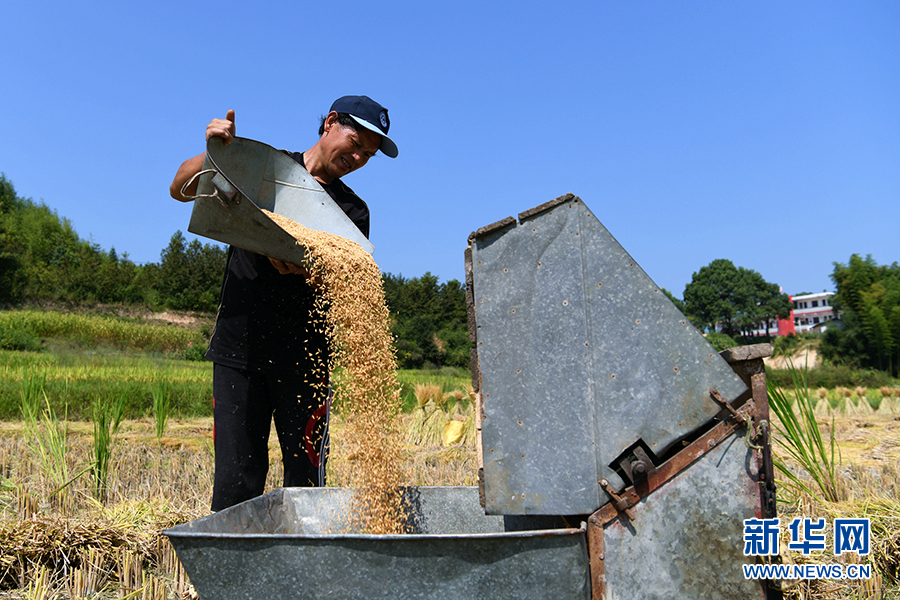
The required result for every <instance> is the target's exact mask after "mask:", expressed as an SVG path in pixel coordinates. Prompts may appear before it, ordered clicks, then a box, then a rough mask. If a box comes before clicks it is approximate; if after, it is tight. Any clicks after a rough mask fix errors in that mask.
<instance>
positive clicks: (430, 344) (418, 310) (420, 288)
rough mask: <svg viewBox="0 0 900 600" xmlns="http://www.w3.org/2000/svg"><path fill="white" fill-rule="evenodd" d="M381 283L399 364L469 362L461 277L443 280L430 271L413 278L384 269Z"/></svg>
mask: <svg viewBox="0 0 900 600" xmlns="http://www.w3.org/2000/svg"><path fill="white" fill-rule="evenodd" d="M382 283H383V285H384V294H385V300H386V302H387V305H388V308H389V309H390V311H391V319H392V325H393V327H392V328H393V332H394V335H395V337H396V342H395V346H396V349H397V359H398V362H399V363H400V366H402V367H404V368H420V367H423V366H428V365H433V366H442V365H451V366H459V367H465V366H468V364H469V339H468V323H467V320H466V319H467V317H466V293H465V287H464V286H463V285H462V284H461V283H460V282H459V281H457V280H455V279H452V280H450V281H448V282H446V283H443V284H440V283H438V278H437V277H436V276H434V275H432V274H431V273H425V275H422V276H421V277H414V278H412V279H406V278H404V277H403V276H402V275H392V274H390V273H385V274H384V275H383V276H382Z"/></svg>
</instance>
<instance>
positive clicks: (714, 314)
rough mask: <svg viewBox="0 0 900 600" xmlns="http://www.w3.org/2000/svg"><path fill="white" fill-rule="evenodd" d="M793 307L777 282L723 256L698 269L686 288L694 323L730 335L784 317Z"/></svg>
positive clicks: (688, 310)
mask: <svg viewBox="0 0 900 600" xmlns="http://www.w3.org/2000/svg"><path fill="white" fill-rule="evenodd" d="M791 308H792V305H791V302H790V299H789V298H788V296H787V294H784V293H782V292H781V290H780V288H779V287H778V285H777V284H774V283H769V282H767V281H766V280H765V279H763V277H762V275H760V274H759V273H757V272H756V271H753V270H750V269H745V268H743V267H736V266H735V265H734V263H732V262H731V261H730V260H728V259H724V258H719V259H716V260H714V261H712V262H711V263H710V264H709V265H707V266H705V267H702V268H701V269H700V270H699V271H697V272H695V273H694V274H693V276H692V278H691V282H690V283H689V284H688V285H687V286H685V288H684V311H685V313H686V314H687V315H688V316H689V317H694V318H695V319H696V321H695V324H698V325H699V326H700V329H707V330H708V331H716V330H717V328H721V330H722V332H723V333H725V334H727V335H729V336H731V337H734V336H735V335H736V334H745V333H746V332H748V331H750V330H752V329H755V328H756V327H757V326H758V324H760V323H763V322H765V323H768V320H769V319H771V318H773V317H778V318H785V317H787V316H788V315H789V314H790V311H791Z"/></svg>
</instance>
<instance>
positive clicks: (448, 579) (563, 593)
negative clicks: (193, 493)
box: [164, 487, 590, 600]
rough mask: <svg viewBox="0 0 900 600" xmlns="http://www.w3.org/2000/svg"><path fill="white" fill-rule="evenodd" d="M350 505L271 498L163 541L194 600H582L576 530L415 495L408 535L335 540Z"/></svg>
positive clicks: (286, 493)
mask: <svg viewBox="0 0 900 600" xmlns="http://www.w3.org/2000/svg"><path fill="white" fill-rule="evenodd" d="M350 499H351V491H350V490H347V489H343V488H288V489H279V490H276V491H273V492H271V493H269V494H266V495H265V496H261V497H259V498H256V499H253V500H249V501H247V502H244V503H242V504H239V505H237V506H233V507H231V508H229V509H226V510H224V511H222V512H220V513H216V514H214V515H210V516H208V517H204V518H202V519H198V520H196V521H192V522H190V523H186V524H184V525H179V526H178V527H174V528H172V529H169V530H167V531H165V532H164V533H165V534H166V535H167V536H168V537H169V539H170V540H171V542H172V545H173V546H174V547H175V550H176V552H177V554H178V558H179V559H180V560H181V562H182V563H183V564H184V566H185V569H186V571H187V573H188V576H189V577H190V579H191V582H192V583H193V585H194V586H195V588H196V590H197V592H198V594H199V595H200V598H202V599H203V600H238V599H240V600H262V599H265V600H291V599H298V600H299V599H301V598H303V599H319V598H321V599H326V598H327V599H333V598H340V599H341V600H354V599H359V600H363V599H372V600H374V599H381V598H384V599H388V598H390V599H392V600H396V599H404V598H406V599H413V598H434V599H436V600H437V599H440V600H463V599H466V600H471V599H476V598H477V599H484V600H503V599H509V600H513V599H519V598H546V599H548V600H551V599H552V600H567V599H572V600H574V599H578V600H585V599H586V598H589V597H590V581H589V574H588V556H587V546H586V539H585V535H584V523H581V524H580V527H575V528H572V527H567V526H566V524H565V523H564V522H563V520H562V519H558V518H557V519H548V518H534V517H532V518H529V517H488V516H485V515H484V513H483V512H482V510H481V507H480V506H479V503H478V489H477V488H474V487H419V488H409V489H408V490H407V493H406V506H407V508H408V513H407V517H408V524H409V526H410V529H411V533H410V534H408V535H366V534H358V533H344V529H345V528H346V527H347V520H346V510H347V507H348V506H349V502H350Z"/></svg>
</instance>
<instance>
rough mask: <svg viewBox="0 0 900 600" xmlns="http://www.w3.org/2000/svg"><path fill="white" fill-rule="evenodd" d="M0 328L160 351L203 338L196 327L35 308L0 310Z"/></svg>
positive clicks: (176, 349)
mask: <svg viewBox="0 0 900 600" xmlns="http://www.w3.org/2000/svg"><path fill="white" fill-rule="evenodd" d="M4 331H11V332H12V331H14V332H27V333H30V334H32V335H34V336H36V337H41V338H66V339H72V340H76V341H79V342H82V343H86V344H97V343H106V344H113V345H115V346H117V347H120V348H134V349H138V350H155V351H160V352H186V351H188V349H189V348H191V347H193V345H194V344H203V343H204V342H205V340H204V338H203V334H202V333H201V332H200V331H199V330H196V329H188V328H184V327H175V326H167V325H155V324H150V323H144V322H141V321H135V320H133V319H125V318H118V317H111V316H99V315H78V314H72V313H61V312H51V311H38V310H13V311H0V332H4Z"/></svg>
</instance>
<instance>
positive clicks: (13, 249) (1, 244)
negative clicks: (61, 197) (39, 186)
mask: <svg viewBox="0 0 900 600" xmlns="http://www.w3.org/2000/svg"><path fill="white" fill-rule="evenodd" d="M20 206H21V201H20V200H19V197H18V196H17V195H16V190H15V188H13V184H12V182H10V181H9V180H8V179H6V176H5V175H0V302H17V301H19V300H20V299H21V297H22V289H23V288H24V286H25V277H24V273H23V272H22V260H21V244H20V243H19V241H18V239H17V237H16V235H15V230H14V227H13V216H12V215H13V213H14V212H16V211H17V210H18V209H19V208H20Z"/></svg>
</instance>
